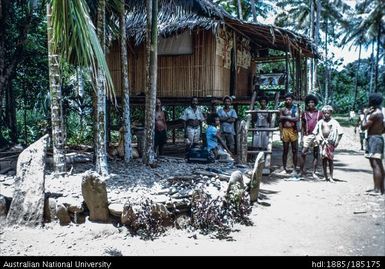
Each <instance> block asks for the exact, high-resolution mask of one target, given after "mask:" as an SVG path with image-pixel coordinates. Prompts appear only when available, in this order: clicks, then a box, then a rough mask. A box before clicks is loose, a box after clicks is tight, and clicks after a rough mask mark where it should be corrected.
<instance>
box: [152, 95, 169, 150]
mask: <svg viewBox="0 0 385 269" xmlns="http://www.w3.org/2000/svg"><path fill="white" fill-rule="evenodd" d="M166 142H167V124H166V114H165V113H164V111H163V110H162V103H161V102H160V99H158V98H157V99H156V111H155V153H157V156H159V155H163V147H164V145H165V144H166Z"/></svg>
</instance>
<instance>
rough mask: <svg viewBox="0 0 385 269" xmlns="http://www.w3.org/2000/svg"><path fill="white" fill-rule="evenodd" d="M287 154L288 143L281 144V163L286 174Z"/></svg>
mask: <svg viewBox="0 0 385 269" xmlns="http://www.w3.org/2000/svg"><path fill="white" fill-rule="evenodd" d="M288 153H289V142H283V153H282V163H283V169H285V171H286V172H287V167H286V165H287V155H288Z"/></svg>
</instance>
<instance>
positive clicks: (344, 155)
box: [0, 129, 385, 256]
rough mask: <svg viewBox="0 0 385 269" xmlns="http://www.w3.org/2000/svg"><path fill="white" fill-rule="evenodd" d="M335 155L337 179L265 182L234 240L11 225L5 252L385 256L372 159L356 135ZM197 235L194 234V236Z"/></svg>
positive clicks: (91, 226)
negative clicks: (370, 190)
mask: <svg viewBox="0 0 385 269" xmlns="http://www.w3.org/2000/svg"><path fill="white" fill-rule="evenodd" d="M345 130H346V132H347V133H346V135H345V137H344V139H343V141H342V142H341V148H340V151H339V152H338V153H337V154H336V161H335V163H336V169H335V178H336V179H338V180H339V181H338V182H336V183H328V182H325V181H311V180H305V181H299V182H291V181H284V180H283V179H280V178H278V179H277V178H275V179H274V178H272V179H268V178H267V179H265V180H264V183H263V184H262V186H261V187H262V193H263V194H264V195H265V196H266V197H265V198H266V199H264V200H263V201H264V202H266V203H269V204H270V206H261V205H254V207H253V212H252V213H251V219H252V221H253V222H254V225H253V226H248V227H246V226H242V225H237V226H236V227H234V228H235V229H239V231H236V232H233V233H232V234H231V236H232V237H233V239H234V241H225V240H218V239H212V238H210V237H209V236H204V235H201V234H199V233H197V232H188V231H185V230H176V229H170V230H168V231H167V232H166V234H165V235H164V236H162V237H160V238H158V239H156V240H154V241H143V240H140V239H139V238H138V237H131V236H130V235H128V234H127V231H126V229H125V228H115V227H113V226H112V225H108V224H96V223H90V222H88V221H87V222H86V224H83V225H75V224H71V225H70V226H67V227H60V226H59V225H58V224H55V223H53V224H49V225H47V226H45V227H43V228H35V229H29V228H12V229H10V228H6V229H5V230H2V231H1V232H0V233H1V234H0V240H1V241H0V255H74V256H77V255H110V254H113V253H114V252H115V253H120V254H122V255H278V256H285V255H321V256H323V255H354V256H356V255H375V256H376V255H380V256H384V255H385V243H384V242H385V203H384V196H369V195H367V194H366V193H365V190H366V189H367V188H368V187H371V186H372V176H371V169H370V166H369V162H368V161H367V160H366V159H364V158H363V156H362V153H361V152H358V151H356V149H358V148H359V145H358V141H357V139H356V137H355V136H354V134H353V132H352V130H347V129H345ZM194 235H195V236H194Z"/></svg>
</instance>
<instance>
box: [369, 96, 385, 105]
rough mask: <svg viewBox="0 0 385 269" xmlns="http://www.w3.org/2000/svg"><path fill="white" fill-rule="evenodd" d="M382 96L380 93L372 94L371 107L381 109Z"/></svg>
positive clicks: (370, 97) (370, 98)
mask: <svg viewBox="0 0 385 269" xmlns="http://www.w3.org/2000/svg"><path fill="white" fill-rule="evenodd" d="M382 100H383V98H382V95H381V94H379V93H371V94H370V95H369V106H374V107H379V106H381V104H382Z"/></svg>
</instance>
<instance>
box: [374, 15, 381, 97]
mask: <svg viewBox="0 0 385 269" xmlns="http://www.w3.org/2000/svg"><path fill="white" fill-rule="evenodd" d="M380 36H381V21H380V23H379V25H378V32H377V55H376V72H375V79H374V85H375V86H374V92H378V67H379V59H380Z"/></svg>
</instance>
